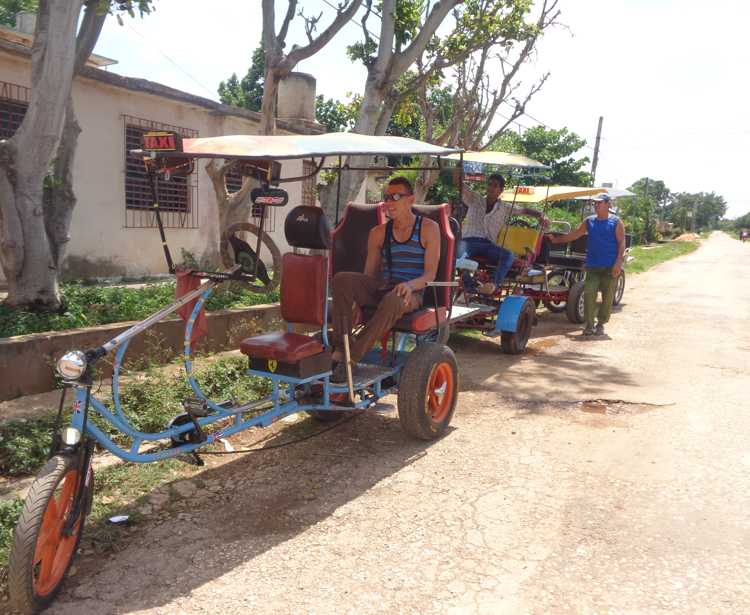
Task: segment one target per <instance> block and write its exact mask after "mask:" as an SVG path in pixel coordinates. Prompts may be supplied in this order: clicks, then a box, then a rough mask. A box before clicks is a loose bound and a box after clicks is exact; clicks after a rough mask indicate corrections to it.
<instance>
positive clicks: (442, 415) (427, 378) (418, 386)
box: [398, 342, 458, 440]
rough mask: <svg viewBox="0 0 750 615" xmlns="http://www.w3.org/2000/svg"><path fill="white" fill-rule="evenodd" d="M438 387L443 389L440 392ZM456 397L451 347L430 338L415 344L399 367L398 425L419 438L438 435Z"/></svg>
mask: <svg viewBox="0 0 750 615" xmlns="http://www.w3.org/2000/svg"><path fill="white" fill-rule="evenodd" d="M433 387H437V388H433ZM439 389H443V390H442V393H440V392H439ZM457 400H458V364H457V363H456V357H455V355H454V354H453V351H452V350H451V349H450V348H448V347H447V346H443V345H442V344H435V343H433V342H425V343H423V344H419V345H418V346H417V347H416V348H415V349H414V350H413V351H412V352H411V354H410V355H409V358H408V359H407V360H406V365H404V369H403V370H402V371H401V378H400V382H399V388H398V418H399V420H400V422H401V428H402V429H403V430H404V432H405V433H407V434H408V435H410V436H412V437H413V438H418V439H420V440H434V439H435V438H439V437H440V436H441V435H443V433H445V430H446V429H447V427H448V425H449V424H450V422H451V419H452V418H453V413H454V412H455V410H456V401H457Z"/></svg>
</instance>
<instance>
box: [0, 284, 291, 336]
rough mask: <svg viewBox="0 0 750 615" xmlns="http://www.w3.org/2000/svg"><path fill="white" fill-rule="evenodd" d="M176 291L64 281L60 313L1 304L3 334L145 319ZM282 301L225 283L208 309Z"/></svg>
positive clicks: (273, 294)
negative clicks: (35, 310)
mask: <svg viewBox="0 0 750 615" xmlns="http://www.w3.org/2000/svg"><path fill="white" fill-rule="evenodd" d="M174 291H175V285H174V282H164V283H160V284H148V285H146V286H143V287H141V288H132V287H118V286H84V285H82V284H64V285H63V286H62V291H61V292H62V296H63V301H64V304H65V308H64V310H63V311H62V312H61V313H59V314H58V313H46V312H45V313H37V312H29V311H25V310H16V309H13V308H11V307H9V306H7V305H2V304H0V337H10V336H13V335H26V334H28V333H40V332H42V331H63V330H66V329H75V328H78V327H93V326H95V325H105V324H108V323H113V322H123V321H128V320H142V319H144V318H146V316H149V315H151V314H153V313H154V312H156V311H157V310H160V309H161V308H163V307H165V306H167V305H169V304H170V303H172V302H173V301H174ZM278 300H279V293H278V291H273V292H271V293H252V292H250V291H248V290H247V289H246V288H244V287H242V286H241V285H239V284H225V285H223V286H222V287H221V288H219V289H218V290H216V291H214V293H213V294H212V295H211V297H209V300H208V301H207V302H206V309H207V310H209V311H212V310H223V309H229V308H240V307H248V306H251V305H260V304H262V303H275V302H277V301H278Z"/></svg>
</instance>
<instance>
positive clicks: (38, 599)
mask: <svg viewBox="0 0 750 615" xmlns="http://www.w3.org/2000/svg"><path fill="white" fill-rule="evenodd" d="M77 470H78V459H77V458H76V457H74V456H72V455H64V454H57V455H55V456H54V457H52V459H50V460H49V461H48V462H47V463H46V464H45V466H44V467H43V468H42V470H41V471H40V472H39V474H38V475H37V477H36V480H35V481H34V483H33V484H32V485H31V489H29V493H28V495H27V496H26V501H25V503H24V506H23V510H22V511H21V516H20V517H19V519H18V523H17V524H16V529H15V532H14V533H13V545H12V546H11V552H10V561H9V564H8V590H9V592H10V599H11V603H12V604H13V606H14V607H15V608H16V609H17V610H18V611H19V612H20V613H23V614H24V615H26V614H30V613H38V612H39V611H41V610H43V609H45V608H46V607H47V606H48V605H49V604H50V603H51V602H52V601H53V600H54V599H55V596H56V595H57V593H58V592H59V591H60V588H61V587H62V585H63V583H64V581H65V575H66V574H67V572H68V569H69V568H70V564H71V563H72V562H73V559H74V558H75V554H76V551H77V550H78V545H79V544H80V542H81V536H82V535H83V527H84V524H85V521H86V515H87V514H88V512H89V511H90V509H91V498H92V497H93V492H94V483H93V472H92V470H91V468H89V469H88V476H87V481H86V493H84V496H83V497H84V502H83V508H82V511H81V517H80V520H79V521H78V524H77V527H76V528H74V531H73V534H72V535H71V536H69V537H63V536H62V534H60V533H59V531H58V532H57V533H52V532H50V533H49V537H50V540H48V541H47V544H48V545H50V546H49V547H48V548H53V547H54V554H53V556H52V557H51V558H50V559H51V561H52V563H51V564H49V566H50V567H51V568H52V570H51V571H50V570H48V572H49V577H50V578H49V579H47V578H46V577H47V576H48V575H47V574H45V571H44V567H45V565H44V564H43V563H40V562H42V561H48V560H38V558H37V555H38V551H39V550H40V549H43V548H44V547H43V545H37V542H38V539H39V537H40V533H41V530H42V526H43V524H45V525H47V527H53V526H54V525H56V524H55V523H54V521H55V519H56V518H57V519H64V517H65V515H66V514H67V512H70V506H72V503H73V500H74V496H75V483H76V481H77V475H78V471H77ZM68 481H70V482H68ZM70 489H72V495H70V497H68V495H67V494H68V490H70ZM58 491H59V495H58V496H57V497H58V498H61V499H64V500H65V501H58V499H56V500H55V508H50V506H49V504H50V501H51V500H52V499H53V497H54V496H55V494H56V492H58ZM58 504H63V505H64V506H65V508H64V509H63V513H61V514H58V515H56V514H55V512H56V511H57V510H58V509H57V505H58ZM48 512H49V513H50V514H49V515H47V513H48ZM45 519H46V523H45ZM58 536H59V537H58ZM53 542H55V543H56V544H54V545H53V544H52V543H53ZM45 550H46V549H45ZM39 557H42V555H39Z"/></svg>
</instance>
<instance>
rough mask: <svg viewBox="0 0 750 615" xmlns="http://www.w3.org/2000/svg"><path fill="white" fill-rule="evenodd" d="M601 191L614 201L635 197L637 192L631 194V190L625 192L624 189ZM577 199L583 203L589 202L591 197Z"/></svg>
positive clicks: (602, 189) (603, 189) (605, 189)
mask: <svg viewBox="0 0 750 615" xmlns="http://www.w3.org/2000/svg"><path fill="white" fill-rule="evenodd" d="M600 191H601V192H606V193H607V194H608V195H609V196H610V198H612V199H620V198H625V197H629V196H635V192H631V191H630V190H625V189H623V188H600ZM576 198H577V199H578V200H581V201H588V200H589V199H590V198H591V197H588V196H579V197H576Z"/></svg>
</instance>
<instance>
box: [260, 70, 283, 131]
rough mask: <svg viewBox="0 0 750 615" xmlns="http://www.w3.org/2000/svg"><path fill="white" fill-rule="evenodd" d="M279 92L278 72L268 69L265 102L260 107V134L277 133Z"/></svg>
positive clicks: (264, 91) (264, 83) (265, 81)
mask: <svg viewBox="0 0 750 615" xmlns="http://www.w3.org/2000/svg"><path fill="white" fill-rule="evenodd" d="M278 90H279V78H278V75H277V74H276V71H275V70H274V69H273V68H271V67H268V68H267V69H266V77H265V80H264V82H263V101H262V102H261V106H260V113H261V120H260V134H262V135H272V134H274V133H275V132H276V93H277V92H278Z"/></svg>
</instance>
